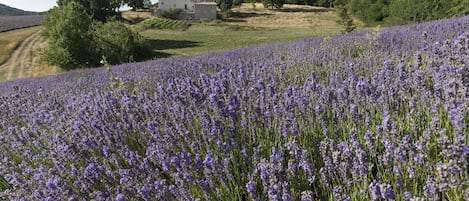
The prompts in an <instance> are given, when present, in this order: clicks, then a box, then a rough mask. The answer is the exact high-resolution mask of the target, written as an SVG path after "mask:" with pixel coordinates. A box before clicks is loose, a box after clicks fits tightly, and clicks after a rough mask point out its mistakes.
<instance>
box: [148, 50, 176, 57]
mask: <svg viewBox="0 0 469 201" xmlns="http://www.w3.org/2000/svg"><path fill="white" fill-rule="evenodd" d="M172 56H176V55H175V54H170V53H166V52H159V51H154V52H153V58H154V59H161V58H169V57H172Z"/></svg>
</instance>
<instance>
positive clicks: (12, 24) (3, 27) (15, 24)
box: [0, 15, 44, 32]
mask: <svg viewBox="0 0 469 201" xmlns="http://www.w3.org/2000/svg"><path fill="white" fill-rule="evenodd" d="M43 21H44V15H21V16H0V32H5V31H11V30H15V29H21V28H26V27H32V26H38V25H41V24H42V23H43Z"/></svg>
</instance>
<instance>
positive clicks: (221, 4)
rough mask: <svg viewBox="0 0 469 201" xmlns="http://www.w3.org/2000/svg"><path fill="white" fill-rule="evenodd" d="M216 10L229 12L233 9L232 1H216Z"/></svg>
mask: <svg viewBox="0 0 469 201" xmlns="http://www.w3.org/2000/svg"><path fill="white" fill-rule="evenodd" d="M215 2H216V3H217V6H218V8H219V9H220V10H221V11H222V12H225V11H227V10H230V9H231V8H232V7H233V3H234V2H233V0H216V1H215Z"/></svg>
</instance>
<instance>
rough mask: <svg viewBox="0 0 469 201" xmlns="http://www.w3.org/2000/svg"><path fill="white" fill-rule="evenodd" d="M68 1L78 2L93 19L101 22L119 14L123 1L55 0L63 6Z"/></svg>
mask: <svg viewBox="0 0 469 201" xmlns="http://www.w3.org/2000/svg"><path fill="white" fill-rule="evenodd" d="M70 2H75V3H78V4H80V5H81V6H83V8H85V10H86V13H88V15H90V16H91V17H92V18H93V20H98V21H101V22H105V21H107V20H108V19H109V18H113V17H116V16H119V12H118V9H119V8H120V7H121V6H122V5H124V3H125V2H124V1H122V0H57V5H58V6H59V7H60V6H65V5H67V4H68V3H70Z"/></svg>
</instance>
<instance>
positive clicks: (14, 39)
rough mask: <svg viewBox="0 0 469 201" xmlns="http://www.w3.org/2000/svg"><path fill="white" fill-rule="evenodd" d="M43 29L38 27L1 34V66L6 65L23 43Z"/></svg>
mask: <svg viewBox="0 0 469 201" xmlns="http://www.w3.org/2000/svg"><path fill="white" fill-rule="evenodd" d="M41 28H42V27H40V26H38V27H30V28H26V29H18V30H14V31H8V32H3V33H0V64H3V63H5V61H6V60H7V59H8V58H9V57H10V55H11V54H12V53H13V51H14V50H15V49H16V48H17V47H18V45H19V44H21V42H22V41H24V40H25V39H26V38H28V36H30V35H32V34H33V33H36V32H38V31H39V30H41Z"/></svg>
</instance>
